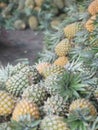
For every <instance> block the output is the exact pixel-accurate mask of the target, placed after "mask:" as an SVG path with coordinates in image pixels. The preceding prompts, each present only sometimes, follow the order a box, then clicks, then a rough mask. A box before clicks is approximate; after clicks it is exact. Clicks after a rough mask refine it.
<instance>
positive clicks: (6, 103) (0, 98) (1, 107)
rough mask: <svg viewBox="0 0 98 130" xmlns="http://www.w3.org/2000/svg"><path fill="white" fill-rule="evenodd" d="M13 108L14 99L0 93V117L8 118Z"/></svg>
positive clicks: (2, 92)
mask: <svg viewBox="0 0 98 130" xmlns="http://www.w3.org/2000/svg"><path fill="white" fill-rule="evenodd" d="M14 106H15V101H14V98H13V97H12V96H11V95H10V94H9V93H7V92H5V91H0V116H8V115H9V114H11V113H12V111H13V109H14Z"/></svg>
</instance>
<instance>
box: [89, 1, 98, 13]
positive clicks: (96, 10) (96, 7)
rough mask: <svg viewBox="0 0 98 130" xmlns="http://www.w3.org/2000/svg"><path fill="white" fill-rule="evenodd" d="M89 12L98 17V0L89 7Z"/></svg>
mask: <svg viewBox="0 0 98 130" xmlns="http://www.w3.org/2000/svg"><path fill="white" fill-rule="evenodd" d="M88 12H89V13H90V14H91V15H96V14H97V13H98V0H94V1H93V2H92V3H91V4H90V5H89V7H88Z"/></svg>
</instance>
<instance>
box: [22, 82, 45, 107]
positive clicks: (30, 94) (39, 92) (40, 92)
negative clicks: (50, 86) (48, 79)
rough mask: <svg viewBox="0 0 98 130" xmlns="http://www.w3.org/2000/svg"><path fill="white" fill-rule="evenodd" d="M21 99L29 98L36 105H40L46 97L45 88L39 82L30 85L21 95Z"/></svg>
mask: <svg viewBox="0 0 98 130" xmlns="http://www.w3.org/2000/svg"><path fill="white" fill-rule="evenodd" d="M22 98H23V99H30V100H32V101H33V102H34V103H36V104H37V105H38V106H42V105H43V104H44V101H45V100H46V99H47V92H46V89H45V88H44V87H43V86H41V85H40V84H36V85H32V86H30V87H28V88H26V89H25V90H24V92H23V95H22Z"/></svg>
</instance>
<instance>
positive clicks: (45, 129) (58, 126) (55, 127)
mask: <svg viewBox="0 0 98 130" xmlns="http://www.w3.org/2000/svg"><path fill="white" fill-rule="evenodd" d="M40 129H41V130H70V129H69V128H68V126H67V124H66V123H65V122H64V121H63V118H62V117H59V116H56V115H49V116H46V117H45V118H44V119H43V120H42V122H41V124H40Z"/></svg>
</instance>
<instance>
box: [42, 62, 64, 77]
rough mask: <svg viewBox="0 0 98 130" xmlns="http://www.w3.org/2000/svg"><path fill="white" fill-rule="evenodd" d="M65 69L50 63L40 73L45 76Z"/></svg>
mask: <svg viewBox="0 0 98 130" xmlns="http://www.w3.org/2000/svg"><path fill="white" fill-rule="evenodd" d="M64 71H65V69H64V68H63V67H61V66H58V65H54V64H53V65H51V66H49V67H47V68H45V69H44V70H43V73H42V75H43V76H44V77H45V78H47V77H48V76H50V75H52V74H61V73H63V72H64Z"/></svg>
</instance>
